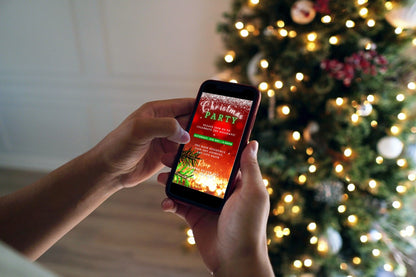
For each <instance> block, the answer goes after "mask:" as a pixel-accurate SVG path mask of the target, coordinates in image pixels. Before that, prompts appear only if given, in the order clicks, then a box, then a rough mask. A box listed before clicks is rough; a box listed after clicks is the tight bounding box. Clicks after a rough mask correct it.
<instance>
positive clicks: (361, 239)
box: [360, 235, 368, 243]
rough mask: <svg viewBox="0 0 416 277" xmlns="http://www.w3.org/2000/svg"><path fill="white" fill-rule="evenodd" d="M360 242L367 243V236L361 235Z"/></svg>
mask: <svg viewBox="0 0 416 277" xmlns="http://www.w3.org/2000/svg"><path fill="white" fill-rule="evenodd" d="M360 241H361V242H362V243H366V242H368V236H367V235H362V236H361V237H360Z"/></svg>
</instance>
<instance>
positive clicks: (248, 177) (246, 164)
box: [240, 141, 265, 190]
mask: <svg viewBox="0 0 416 277" xmlns="http://www.w3.org/2000/svg"><path fill="white" fill-rule="evenodd" d="M257 150H258V143H257V141H251V142H250V143H249V144H247V146H246V147H245V149H244V151H243V153H242V155H241V160H240V170H241V177H242V182H241V183H243V184H249V185H247V186H246V188H244V189H250V188H257V189H261V190H265V187H264V185H263V178H262V175H261V172H260V168H259V164H258V162H257Z"/></svg>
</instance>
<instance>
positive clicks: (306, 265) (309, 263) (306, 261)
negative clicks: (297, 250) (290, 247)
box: [303, 259, 312, 267]
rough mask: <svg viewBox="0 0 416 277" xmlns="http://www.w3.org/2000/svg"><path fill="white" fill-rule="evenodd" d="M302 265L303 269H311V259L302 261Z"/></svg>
mask: <svg viewBox="0 0 416 277" xmlns="http://www.w3.org/2000/svg"><path fill="white" fill-rule="evenodd" d="M303 264H304V265H305V267H311V266H312V260H311V259H305V260H304V261H303Z"/></svg>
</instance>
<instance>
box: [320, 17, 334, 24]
mask: <svg viewBox="0 0 416 277" xmlns="http://www.w3.org/2000/svg"><path fill="white" fill-rule="evenodd" d="M331 21H332V18H331V16H329V15H324V16H323V17H322V18H321V22H322V23H324V24H328V23H330V22H331Z"/></svg>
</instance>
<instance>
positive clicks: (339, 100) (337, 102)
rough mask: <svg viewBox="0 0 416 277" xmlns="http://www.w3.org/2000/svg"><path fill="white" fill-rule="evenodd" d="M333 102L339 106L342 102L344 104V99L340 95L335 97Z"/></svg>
mask: <svg viewBox="0 0 416 277" xmlns="http://www.w3.org/2000/svg"><path fill="white" fill-rule="evenodd" d="M335 104H337V105H338V106H341V105H342V104H344V99H342V98H341V97H338V98H337V99H335Z"/></svg>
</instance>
